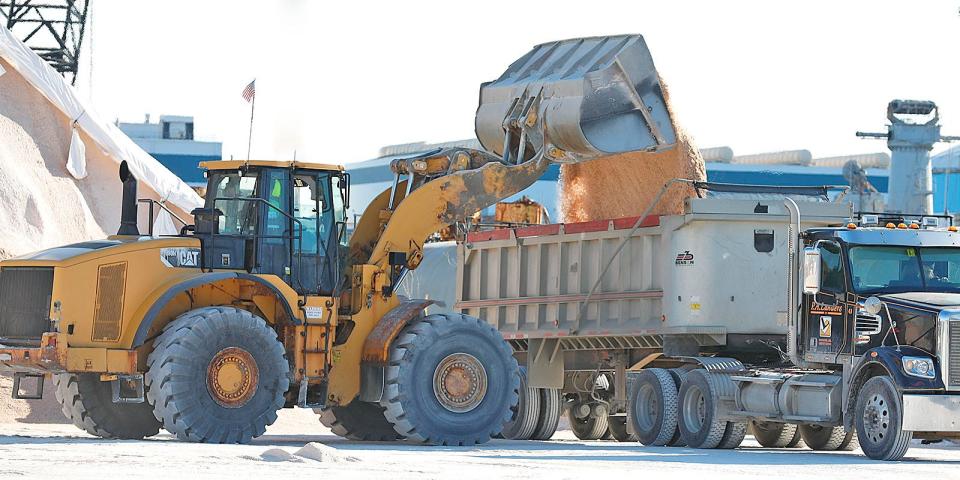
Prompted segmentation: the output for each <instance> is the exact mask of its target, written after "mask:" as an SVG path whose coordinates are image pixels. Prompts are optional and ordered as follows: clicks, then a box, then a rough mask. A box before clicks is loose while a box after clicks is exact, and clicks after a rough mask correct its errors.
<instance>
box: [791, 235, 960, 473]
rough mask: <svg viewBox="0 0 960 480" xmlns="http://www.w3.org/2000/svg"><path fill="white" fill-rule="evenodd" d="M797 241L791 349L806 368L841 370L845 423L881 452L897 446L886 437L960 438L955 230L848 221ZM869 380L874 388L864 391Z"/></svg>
mask: <svg viewBox="0 0 960 480" xmlns="http://www.w3.org/2000/svg"><path fill="white" fill-rule="evenodd" d="M802 241H803V244H804V246H805V248H804V251H803V269H802V271H803V279H802V282H803V294H804V295H803V300H802V314H801V321H800V322H799V325H798V327H799V332H798V342H797V344H798V345H797V347H798V350H799V352H800V353H801V354H802V359H803V361H804V362H806V363H807V366H810V367H817V366H824V367H826V368H828V369H831V370H834V371H837V372H839V373H840V374H841V375H842V385H843V388H842V411H843V412H844V415H843V420H844V426H845V427H846V428H847V429H849V430H853V429H854V428H856V429H857V431H858V434H859V436H860V443H861V446H862V447H863V448H864V450H865V452H866V453H867V454H868V455H870V456H875V455H878V456H880V457H883V456H885V455H882V454H880V453H879V452H875V455H871V452H870V451H869V449H870V448H871V447H878V446H881V445H887V446H888V447H889V448H893V449H896V447H897V445H888V444H889V443H890V442H888V441H887V440H888V438H887V437H893V438H892V439H893V443H897V442H901V443H904V445H903V448H904V451H905V449H906V443H908V442H909V439H906V437H911V438H920V439H925V440H934V439H943V438H957V437H960V234H958V233H957V228H956V227H952V226H951V227H947V228H936V227H926V228H921V227H920V225H919V224H918V223H910V224H907V223H898V224H894V223H887V224H886V225H885V226H865V227H863V226H858V225H856V224H852V223H851V224H849V225H847V226H846V227H841V228H818V229H811V230H808V231H806V232H804V233H803V235H802ZM875 378H876V379H877V380H874V379H875ZM868 382H869V383H871V385H870V387H871V388H872V389H876V390H877V392H879V393H870V394H869V395H864V393H867V392H865V391H864V389H865V387H867V385H868ZM877 387H881V388H877ZM890 388H892V389H893V390H894V391H893V392H891V391H887V392H884V390H889V389H890ZM871 392H873V390H871ZM884 393H885V394H884ZM896 397H900V398H896ZM897 429H899V431H896V430H897ZM898 436H899V437H900V438H896V437H898ZM864 437H866V438H864Z"/></svg>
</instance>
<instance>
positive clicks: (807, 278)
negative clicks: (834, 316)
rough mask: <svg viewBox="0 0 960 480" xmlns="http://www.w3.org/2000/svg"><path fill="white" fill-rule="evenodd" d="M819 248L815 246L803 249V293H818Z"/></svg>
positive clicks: (819, 272) (819, 274) (819, 273)
mask: <svg viewBox="0 0 960 480" xmlns="http://www.w3.org/2000/svg"><path fill="white" fill-rule="evenodd" d="M820 265H821V263H820V250H817V249H816V248H815V247H807V248H804V249H803V293H804V294H806V295H816V294H818V293H820V276H821V273H822V272H821V271H820Z"/></svg>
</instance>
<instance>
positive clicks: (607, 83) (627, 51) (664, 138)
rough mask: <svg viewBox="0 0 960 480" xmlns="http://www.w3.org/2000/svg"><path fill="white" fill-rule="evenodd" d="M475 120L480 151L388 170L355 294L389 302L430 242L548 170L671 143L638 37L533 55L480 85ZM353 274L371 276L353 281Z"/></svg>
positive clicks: (359, 248) (544, 48) (362, 237)
mask: <svg viewBox="0 0 960 480" xmlns="http://www.w3.org/2000/svg"><path fill="white" fill-rule="evenodd" d="M475 122H476V133H477V139H478V140H479V141H480V143H481V145H482V146H483V150H482V151H481V150H474V149H466V148H449V149H438V150H436V151H433V152H428V153H426V154H423V155H420V156H417V157H413V158H406V159H398V160H394V161H393V162H392V163H391V165H390V167H391V169H392V170H393V173H394V175H395V180H394V183H393V186H392V187H391V188H389V189H387V190H385V191H384V192H383V193H381V194H380V195H379V196H378V197H377V198H376V199H374V201H373V202H371V204H370V205H369V206H368V207H367V210H366V211H365V212H364V213H363V216H362V217H361V219H360V221H359V222H358V223H357V225H356V228H355V229H354V233H353V237H352V238H351V241H350V258H349V265H351V268H353V269H354V272H353V283H354V286H355V287H356V286H358V285H359V283H358V278H367V279H369V280H365V281H362V282H360V283H365V284H366V287H367V288H368V289H369V290H368V292H369V291H379V292H380V293H383V294H387V295H389V293H390V291H391V290H392V288H393V287H394V285H393V284H394V283H395V282H396V280H397V279H398V277H399V275H400V274H401V273H402V272H403V270H404V269H414V268H416V267H417V266H418V265H419V264H420V260H421V259H422V256H423V243H424V241H425V240H426V239H427V238H428V237H429V236H430V235H431V234H433V233H434V232H436V231H438V230H440V229H441V228H443V227H445V226H447V225H450V224H452V223H454V222H456V221H458V220H462V219H464V218H465V217H467V216H469V215H472V214H474V213H476V212H478V211H480V210H482V209H483V208H485V207H487V206H489V205H492V204H494V203H496V202H497V201H499V200H502V199H504V198H507V197H509V196H511V195H513V194H516V193H519V192H520V191H521V190H523V189H525V188H526V187H528V186H530V185H532V184H533V183H534V182H535V181H537V179H538V178H540V177H541V176H542V175H543V174H544V173H545V172H546V170H547V167H548V166H549V165H550V164H551V163H577V162H586V161H589V160H593V159H596V158H601V157H605V156H609V155H614V154H618V153H624V152H638V151H648V152H655V151H662V150H665V149H669V148H673V147H674V146H675V144H676V131H675V129H674V127H673V122H672V120H671V118H670V112H669V109H668V108H667V106H666V100H665V98H664V96H663V91H662V88H661V86H660V77H659V75H658V73H657V70H656V68H655V67H654V64H653V59H652V57H651V56H650V52H649V50H648V49H647V46H646V43H645V42H644V40H643V37H641V36H640V35H616V36H610V37H591V38H580V39H570V40H563V41H559V42H550V43H545V44H542V45H538V46H536V47H534V49H533V50H531V51H530V52H529V53H527V54H526V55H524V56H523V57H521V58H520V59H518V60H517V61H515V62H514V63H513V64H512V65H510V67H509V68H508V69H507V70H506V71H505V72H504V73H503V75H501V76H500V78H498V79H497V80H494V81H492V82H488V83H485V84H483V85H482V86H481V87H480V105H479V107H478V108H477V113H476V118H475ZM358 266H363V268H364V269H366V271H367V273H366V274H363V273H361V274H359V275H358V274H357V272H356V268H357V267H358ZM387 272H389V274H386V273H387ZM354 308H355V309H356V308H358V306H357V305H354Z"/></svg>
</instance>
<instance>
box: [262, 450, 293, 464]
mask: <svg viewBox="0 0 960 480" xmlns="http://www.w3.org/2000/svg"><path fill="white" fill-rule="evenodd" d="M260 460H263V461H265V462H302V461H303V459H302V458H300V457H297V456H294V455H293V454H292V453H290V452H288V451H286V450H284V449H282V448H271V449H270V450H267V451H265V452H263V453H261V454H260Z"/></svg>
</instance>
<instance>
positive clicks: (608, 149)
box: [476, 35, 676, 163]
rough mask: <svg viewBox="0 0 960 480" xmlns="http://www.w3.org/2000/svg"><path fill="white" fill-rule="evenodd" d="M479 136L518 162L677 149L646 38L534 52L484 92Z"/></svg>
mask: <svg viewBox="0 0 960 480" xmlns="http://www.w3.org/2000/svg"><path fill="white" fill-rule="evenodd" d="M476 133H477V138H478V139H479V140H480V143H481V144H482V145H483V147H484V148H485V149H486V150H488V151H491V152H494V153H496V154H497V155H500V156H501V157H503V158H504V160H507V161H510V162H512V163H520V162H522V161H523V160H527V159H530V158H532V157H533V156H534V155H536V154H537V153H539V152H541V151H542V153H543V154H544V156H545V157H546V158H548V159H549V160H551V161H555V162H563V163H574V162H582V161H586V160H592V159H594V158H598V157H602V156H606V155H610V154H615V153H622V152H630V151H637V150H644V151H659V150H663V149H667V148H670V147H672V146H673V145H674V144H675V143H676V132H674V130H673V124H672V122H671V119H670V114H669V112H668V111H667V106H666V101H665V100H664V98H663V92H662V91H661V88H660V79H659V76H658V75H657V69H656V67H654V65H653V58H651V56H650V51H649V50H647V44H646V43H645V42H644V41H643V37H642V36H641V35H618V36H611V37H591V38H576V39H571V40H562V41H558V42H550V43H544V44H542V45H538V46H536V47H534V48H533V50H531V51H530V52H529V53H527V54H526V55H524V56H523V57H521V58H520V59H519V60H517V61H515V62H513V64H512V65H510V67H509V68H508V69H507V71H505V72H504V73H503V75H501V76H500V78H498V79H497V80H494V81H492V82H489V83H486V84H484V85H483V86H481V87H480V106H479V107H478V108H477V116H476ZM504 151H506V152H507V153H506V154H504Z"/></svg>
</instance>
